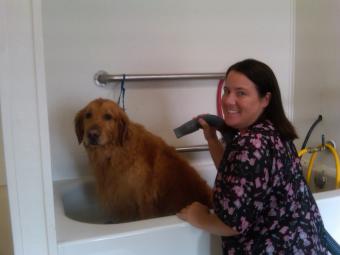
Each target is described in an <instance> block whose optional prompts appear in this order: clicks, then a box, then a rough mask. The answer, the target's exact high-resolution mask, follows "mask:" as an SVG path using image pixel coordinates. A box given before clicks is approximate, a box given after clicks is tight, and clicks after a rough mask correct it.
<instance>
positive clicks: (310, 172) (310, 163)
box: [298, 143, 340, 189]
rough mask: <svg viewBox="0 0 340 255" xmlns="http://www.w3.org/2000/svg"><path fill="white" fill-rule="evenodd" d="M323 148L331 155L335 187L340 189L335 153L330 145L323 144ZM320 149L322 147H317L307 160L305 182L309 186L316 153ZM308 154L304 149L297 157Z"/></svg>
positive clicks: (338, 166) (339, 176) (339, 165)
mask: <svg viewBox="0 0 340 255" xmlns="http://www.w3.org/2000/svg"><path fill="white" fill-rule="evenodd" d="M325 147H326V148H327V149H328V150H329V151H330V152H331V153H332V155H333V158H334V160H335V169H336V176H335V187H336V188H337V189H338V188H340V160H339V156H338V153H337V151H336V150H335V149H334V147H333V146H332V145H331V144H328V143H327V144H325ZM321 148H322V145H319V146H317V149H316V150H314V151H313V153H312V156H311V158H310V160H309V164H308V168H307V176H306V181H307V184H308V185H309V183H310V179H311V176H312V168H313V165H314V161H315V159H316V156H317V153H318V152H319V151H320V149H321ZM307 152H309V149H308V148H305V149H303V150H301V151H299V153H298V156H299V157H300V158H301V157H302V156H303V155H304V154H305V153H307Z"/></svg>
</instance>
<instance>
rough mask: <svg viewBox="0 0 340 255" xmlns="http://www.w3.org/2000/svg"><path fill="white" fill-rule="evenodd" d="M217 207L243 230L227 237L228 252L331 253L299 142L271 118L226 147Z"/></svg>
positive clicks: (232, 224) (227, 220) (217, 186)
mask: <svg viewBox="0 0 340 255" xmlns="http://www.w3.org/2000/svg"><path fill="white" fill-rule="evenodd" d="M214 210H215V213H216V215H217V216H218V217H219V218H220V219H221V220H222V221H223V222H224V223H225V224H226V225H228V226H230V227H232V228H233V229H234V230H236V231H238V232H239V233H240V234H239V235H237V236H232V237H222V246H223V252H224V254H256V255H258V254H308V255H312V254H327V252H326V249H325V247H324V245H323V244H322V243H321V241H320V238H319V231H320V227H321V226H322V224H323V223H322V220H321V217H320V214H319V210H318V207H317V205H316V202H315V200H314V198H313V196H312V193H311V191H310V190H309V188H308V186H307V184H306V182H305V179H304V177H303V174H302V168H301V164H300V159H299V158H298V156H297V152H296V149H295V146H294V144H293V142H292V141H287V140H284V139H282V137H281V136H280V134H279V133H278V131H277V130H276V129H275V128H274V126H273V125H272V123H271V122H270V121H268V120H266V121H263V122H258V123H256V124H254V125H253V126H251V127H250V128H249V129H248V131H247V132H246V133H244V134H242V135H237V136H236V137H235V138H234V140H233V141H232V143H231V144H230V145H228V146H227V148H226V150H225V153H224V156H223V159H222V162H221V165H220V167H219V169H218V173H217V176H216V180H215V186H214Z"/></svg>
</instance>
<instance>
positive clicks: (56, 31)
mask: <svg viewBox="0 0 340 255" xmlns="http://www.w3.org/2000/svg"><path fill="white" fill-rule="evenodd" d="M292 2H293V1H271V0H257V1H245V0H243V1H240V0H233V1H232V0H228V1H226V0H215V1H203V0H184V1H183V0H171V1H170V0H167V1H157V0H150V1H138V0H117V1H108V0H98V1H92V0H82V1H80V0H78V1H76V0H74V1H68V0H60V1H53V0H46V1H44V2H43V24H44V43H45V60H46V71H47V90H48V111H49V124H50V139H51V153H52V168H53V178H54V179H55V180H57V179H65V178H73V177H77V176H79V175H86V174H87V173H88V172H87V171H88V167H87V165H88V163H87V158H86V155H85V153H84V150H83V148H82V147H80V146H78V144H77V141H76V137H75V134H74V130H73V129H74V128H73V118H74V116H75V114H76V112H77V111H78V110H80V109H81V108H82V107H83V106H85V104H86V103H87V102H89V101H90V100H92V99H94V98H97V97H105V98H115V99H116V98H117V96H118V92H119V89H118V87H119V86H118V84H116V86H113V87H115V90H113V87H111V88H107V89H103V88H99V87H96V86H95V85H94V83H93V81H92V78H93V75H94V74H95V72H97V71H98V70H106V71H109V72H111V73H118V74H119V73H128V74H132V73H140V74H150V73H184V72H224V71H225V70H226V68H227V67H228V66H229V65H231V64H233V63H234V62H236V61H239V60H242V59H244V58H248V57H252V58H257V59H260V60H262V61H264V62H266V63H268V64H269V65H270V66H271V67H272V68H273V69H274V71H275V72H276V74H277V77H278V80H279V83H280V86H281V89H282V94H283V97H284V104H285V107H286V110H287V112H288V113H290V112H291V106H292V102H291V97H290V93H291V85H292V82H291V79H292V76H291V73H292V62H293V61H292V58H293V57H292V52H293V38H292V35H293V29H292V27H293V23H292V22H293V13H294V12H293V8H294V6H293V3H292ZM156 85H157V86H156ZM216 85H217V81H185V82H183V81H172V82H167V83H165V82H163V83H160V82H147V83H143V84H141V83H132V82H131V83H128V84H127V85H126V87H127V91H126V107H127V113H128V115H129V116H130V118H131V119H132V120H134V121H137V122H141V123H142V124H144V125H145V126H146V127H147V128H149V129H150V130H151V131H153V132H154V133H156V134H158V135H160V136H162V137H163V138H164V139H165V140H166V141H167V142H169V143H170V144H172V145H174V146H179V145H192V144H201V143H204V140H203V138H202V135H201V134H199V133H197V134H193V135H191V136H187V137H185V138H183V139H180V140H177V139H176V138H175V136H174V134H173V132H172V130H173V128H175V127H177V126H178V125H180V124H182V123H183V122H185V121H187V120H189V119H191V118H192V117H193V116H195V115H197V114H199V113H206V112H210V113H215V112H216V110H215V93H216V88H215V87H216ZM203 159H204V160H207V159H208V156H206V157H203Z"/></svg>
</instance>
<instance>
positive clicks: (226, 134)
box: [174, 114, 236, 142]
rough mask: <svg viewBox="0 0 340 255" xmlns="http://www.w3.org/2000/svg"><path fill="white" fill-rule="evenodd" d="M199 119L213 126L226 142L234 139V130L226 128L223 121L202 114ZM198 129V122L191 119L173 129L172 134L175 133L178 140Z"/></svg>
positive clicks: (210, 115) (213, 116)
mask: <svg viewBox="0 0 340 255" xmlns="http://www.w3.org/2000/svg"><path fill="white" fill-rule="evenodd" d="M199 118H202V119H204V120H205V121H206V122H207V123H208V124H209V125H210V126H213V127H215V128H216V129H217V130H218V131H220V132H221V134H222V136H223V138H224V140H225V141H226V142H228V141H231V139H232V138H233V137H234V135H235V133H236V130H234V129H232V128H230V127H228V126H227V125H226V124H225V122H224V120H223V119H222V118H220V117H218V116H216V115H212V114H204V115H200V116H199ZM200 128H202V127H201V125H200V123H199V122H198V119H193V120H190V121H188V122H186V123H184V124H183V125H181V126H179V127H177V128H175V129H174V132H175V135H176V137H177V138H180V137H182V136H185V135H188V134H191V133H193V132H195V131H197V130H198V129H200Z"/></svg>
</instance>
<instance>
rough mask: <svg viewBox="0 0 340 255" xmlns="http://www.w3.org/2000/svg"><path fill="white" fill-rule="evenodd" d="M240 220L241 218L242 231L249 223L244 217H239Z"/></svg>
mask: <svg viewBox="0 0 340 255" xmlns="http://www.w3.org/2000/svg"><path fill="white" fill-rule="evenodd" d="M240 220H241V229H242V231H244V230H246V229H247V228H248V227H249V225H250V224H249V222H248V221H247V219H246V218H245V217H241V218H240Z"/></svg>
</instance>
